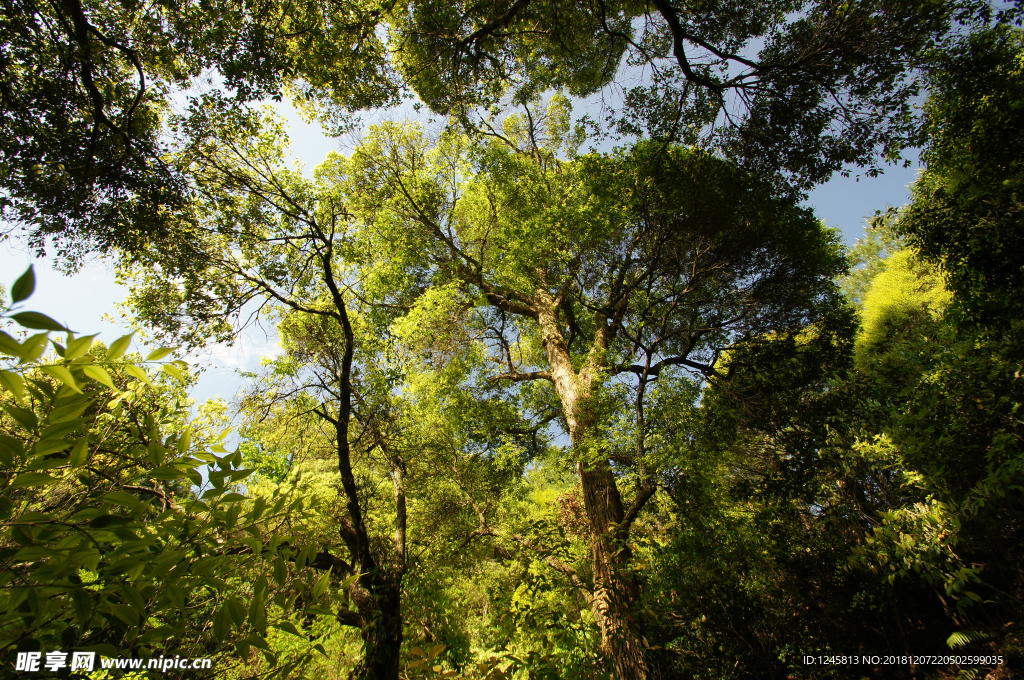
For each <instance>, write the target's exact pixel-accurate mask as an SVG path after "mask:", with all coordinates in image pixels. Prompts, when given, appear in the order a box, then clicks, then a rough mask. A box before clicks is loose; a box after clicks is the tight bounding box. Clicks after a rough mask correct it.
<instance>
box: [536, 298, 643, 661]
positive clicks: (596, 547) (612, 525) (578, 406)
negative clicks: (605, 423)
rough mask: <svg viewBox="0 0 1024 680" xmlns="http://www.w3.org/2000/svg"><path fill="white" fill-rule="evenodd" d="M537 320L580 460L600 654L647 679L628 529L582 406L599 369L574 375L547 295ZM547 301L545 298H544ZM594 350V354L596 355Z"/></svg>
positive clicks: (587, 410) (587, 409) (591, 416)
mask: <svg viewBox="0 0 1024 680" xmlns="http://www.w3.org/2000/svg"><path fill="white" fill-rule="evenodd" d="M540 297H541V300H542V302H541V304H540V305H538V321H539V322H540V327H541V340H542V342H543V345H544V350H545V354H546V355H547V358H548V365H549V366H550V369H551V370H550V372H551V379H552V382H554V384H555V391H556V392H557V393H558V397H559V400H560V402H561V404H562V412H563V414H564V415H565V420H566V423H567V425H568V427H569V437H570V439H571V440H572V446H573V450H574V451H575V452H576V453H577V457H578V459H579V463H578V470H579V475H580V485H581V486H582V488H583V505H584V508H585V509H586V512H587V520H588V522H589V524H590V549H591V557H592V559H593V569H594V599H593V601H592V602H591V607H592V611H593V613H594V619H595V620H596V621H597V625H598V628H600V630H601V652H602V654H603V656H604V658H605V659H606V660H607V661H609V662H611V665H612V667H613V669H614V671H615V677H616V678H617V680H646V679H647V677H648V670H647V660H646V658H645V655H644V647H643V644H642V637H643V631H642V628H641V622H640V617H639V615H638V613H637V611H636V605H637V601H638V599H639V594H640V593H639V587H638V586H637V583H636V579H635V578H633V575H632V574H631V573H630V571H629V569H628V567H629V561H630V558H631V551H630V550H629V547H628V546H627V545H626V539H627V537H628V530H622V529H620V528H619V527H620V525H621V523H622V520H623V519H624V515H625V513H624V511H623V508H622V498H621V496H620V495H619V489H618V486H617V485H616V483H615V477H614V476H613V475H612V470H611V464H610V463H609V461H608V459H607V458H603V457H601V456H600V455H598V456H596V457H595V456H594V455H593V454H592V453H591V452H590V451H589V449H590V444H592V442H593V440H594V437H593V435H594V414H593V412H592V409H591V408H590V407H589V406H588V404H587V402H588V401H589V399H590V398H591V396H592V394H591V392H592V376H593V375H594V374H595V373H598V372H599V371H598V370H597V369H598V368H599V367H598V366H596V365H593V364H594V362H593V361H591V359H589V358H588V366H587V367H585V368H584V369H583V370H582V371H580V373H579V374H577V372H576V371H575V370H574V369H573V367H572V359H571V357H570V354H569V348H568V347H567V346H566V343H565V340H564V338H563V337H562V333H561V332H560V331H559V329H558V325H557V320H556V318H555V313H554V305H553V304H551V302H550V297H547V296H546V295H545V293H543V292H541V293H540ZM545 297H546V299H545ZM601 349H603V348H600V347H598V348H597V350H598V351H597V352H595V353H593V355H600V353H601V352H600V350H601Z"/></svg>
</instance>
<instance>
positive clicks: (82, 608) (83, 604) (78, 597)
mask: <svg viewBox="0 0 1024 680" xmlns="http://www.w3.org/2000/svg"><path fill="white" fill-rule="evenodd" d="M71 601H72V603H74V605H75V618H76V619H78V624H79V625H80V626H85V624H86V623H88V622H89V618H90V617H91V616H92V596H91V595H90V594H89V591H87V590H85V589H84V588H75V589H74V590H72V591H71Z"/></svg>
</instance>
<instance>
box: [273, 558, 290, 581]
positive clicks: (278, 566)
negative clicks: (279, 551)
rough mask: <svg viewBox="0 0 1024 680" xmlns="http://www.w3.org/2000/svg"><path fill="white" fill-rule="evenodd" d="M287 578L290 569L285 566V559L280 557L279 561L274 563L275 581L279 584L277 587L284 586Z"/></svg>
mask: <svg viewBox="0 0 1024 680" xmlns="http://www.w3.org/2000/svg"><path fill="white" fill-rule="evenodd" d="M287 578H288V567H287V566H286V565H285V563H284V559H283V558H281V557H278V558H277V560H275V561H274V580H275V581H276V582H277V585H279V586H283V585H284V582H285V579H287Z"/></svg>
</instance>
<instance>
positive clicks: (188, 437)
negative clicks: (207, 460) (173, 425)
mask: <svg viewBox="0 0 1024 680" xmlns="http://www.w3.org/2000/svg"><path fill="white" fill-rule="evenodd" d="M191 445H192V428H191V427H188V426H186V427H185V429H184V430H182V432H181V435H180V436H179V437H178V453H185V452H186V451H188V449H189V447H190V446H191Z"/></svg>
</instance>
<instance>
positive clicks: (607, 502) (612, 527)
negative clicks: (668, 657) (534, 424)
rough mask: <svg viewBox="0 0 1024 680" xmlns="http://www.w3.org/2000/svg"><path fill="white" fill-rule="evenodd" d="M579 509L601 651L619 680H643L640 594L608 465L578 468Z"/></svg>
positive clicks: (643, 658)
mask: <svg viewBox="0 0 1024 680" xmlns="http://www.w3.org/2000/svg"><path fill="white" fill-rule="evenodd" d="M579 473H580V484H581V486H582V488H583V504H584V507H585V508H586V511H587V519H588V520H589V522H590V548H591V556H592V558H593V569H594V599H593V601H592V602H591V607H592V609H593V612H594V619H595V620H596V621H597V624H598V627H599V628H600V629H601V650H602V652H603V653H604V656H605V658H606V659H608V660H610V661H611V663H612V666H613V667H614V669H615V677H616V678H617V679H618V680H646V678H647V677H648V673H647V662H646V658H645V655H644V648H643V646H642V644H641V640H642V637H643V631H642V628H641V622H640V617H639V615H638V614H637V612H636V606H637V601H638V600H639V596H640V591H639V588H638V587H637V583H636V579H634V578H633V575H632V573H631V572H630V571H629V560H630V558H631V556H632V555H631V554H630V550H629V547H628V546H627V545H625V538H626V537H625V536H624V535H621V534H620V532H618V531H617V530H616V527H617V525H619V524H620V523H621V522H622V519H623V511H622V501H621V499H620V498H619V490H618V487H617V486H616V484H615V479H614V478H613V477H612V472H611V466H610V465H609V464H608V461H607V460H601V461H598V462H597V463H593V464H589V465H588V464H585V463H583V462H581V463H580V464H579Z"/></svg>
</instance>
